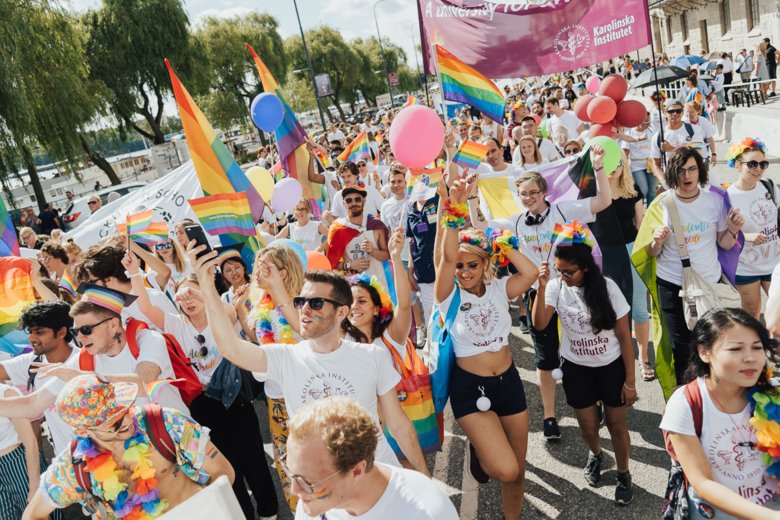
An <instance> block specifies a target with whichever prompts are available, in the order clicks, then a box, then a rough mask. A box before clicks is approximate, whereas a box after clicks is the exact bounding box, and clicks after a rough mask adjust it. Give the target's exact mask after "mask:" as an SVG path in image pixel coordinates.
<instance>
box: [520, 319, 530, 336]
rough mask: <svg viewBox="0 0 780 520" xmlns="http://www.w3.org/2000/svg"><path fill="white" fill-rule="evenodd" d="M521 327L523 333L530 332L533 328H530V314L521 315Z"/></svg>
mask: <svg viewBox="0 0 780 520" xmlns="http://www.w3.org/2000/svg"><path fill="white" fill-rule="evenodd" d="M519 327H520V332H522V333H523V334H528V333H529V332H530V331H531V329H529V328H528V316H526V315H525V314H521V315H520V325H519Z"/></svg>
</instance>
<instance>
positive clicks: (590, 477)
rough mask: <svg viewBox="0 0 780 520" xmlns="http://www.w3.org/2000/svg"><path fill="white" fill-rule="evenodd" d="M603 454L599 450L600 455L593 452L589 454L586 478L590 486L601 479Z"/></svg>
mask: <svg viewBox="0 0 780 520" xmlns="http://www.w3.org/2000/svg"><path fill="white" fill-rule="evenodd" d="M602 456H603V452H599V454H598V455H593V454H592V453H591V454H589V455H588V463H587V464H585V480H587V481H588V485H589V486H596V485H597V484H598V483H599V481H600V480H601V458H602ZM630 478H631V477H629V479H630ZM629 482H630V481H629Z"/></svg>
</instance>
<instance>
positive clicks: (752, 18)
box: [745, 0, 761, 31]
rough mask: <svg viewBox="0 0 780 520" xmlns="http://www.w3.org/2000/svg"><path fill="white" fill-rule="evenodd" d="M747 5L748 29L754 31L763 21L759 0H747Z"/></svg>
mask: <svg viewBox="0 0 780 520" xmlns="http://www.w3.org/2000/svg"><path fill="white" fill-rule="evenodd" d="M745 6H746V7H747V17H746V18H747V23H748V31H752V30H753V28H754V27H756V26H758V24H759V23H760V21H761V15H760V12H759V7H758V0H747V1H746V2H745Z"/></svg>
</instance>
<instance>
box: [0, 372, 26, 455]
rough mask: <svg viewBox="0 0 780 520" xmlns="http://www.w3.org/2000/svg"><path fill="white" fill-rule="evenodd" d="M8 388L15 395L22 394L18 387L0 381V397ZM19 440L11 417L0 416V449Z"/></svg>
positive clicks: (13, 444) (14, 444) (6, 447)
mask: <svg viewBox="0 0 780 520" xmlns="http://www.w3.org/2000/svg"><path fill="white" fill-rule="evenodd" d="M9 390H10V391H11V392H12V393H14V394H16V395H22V392H20V391H19V389H18V388H14V387H12V386H8V385H4V384H2V383H0V397H3V398H4V397H5V393H6V392H7V391H9ZM20 442H21V441H20V440H19V434H18V433H17V432H16V428H14V423H12V422H11V419H9V418H7V417H2V416H0V451H3V450H6V449H8V448H10V447H11V446H16V445H17V444H19V443H20Z"/></svg>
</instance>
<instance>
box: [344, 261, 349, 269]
mask: <svg viewBox="0 0 780 520" xmlns="http://www.w3.org/2000/svg"><path fill="white" fill-rule="evenodd" d="M344 270H345V271H349V262H344Z"/></svg>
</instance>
